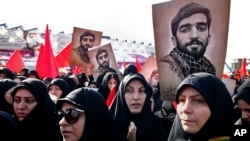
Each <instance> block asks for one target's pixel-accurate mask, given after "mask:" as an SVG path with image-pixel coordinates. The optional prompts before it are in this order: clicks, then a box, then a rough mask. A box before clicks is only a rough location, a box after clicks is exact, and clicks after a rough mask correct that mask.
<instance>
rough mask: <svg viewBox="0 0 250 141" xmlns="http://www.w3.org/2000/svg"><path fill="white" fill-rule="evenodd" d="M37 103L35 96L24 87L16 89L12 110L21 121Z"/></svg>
mask: <svg viewBox="0 0 250 141" xmlns="http://www.w3.org/2000/svg"><path fill="white" fill-rule="evenodd" d="M36 105H37V101H36V99H35V97H34V96H33V95H32V94H31V92H30V91H29V90H27V89H25V88H20V89H18V90H17V92H16V94H15V96H14V102H13V107H14V112H15V114H16V115H17V117H18V120H19V121H22V120H23V119H24V118H25V117H26V116H27V115H28V114H29V113H30V112H31V111H32V110H33V109H34V108H35V106H36Z"/></svg>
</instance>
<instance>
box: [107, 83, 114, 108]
mask: <svg viewBox="0 0 250 141" xmlns="http://www.w3.org/2000/svg"><path fill="white" fill-rule="evenodd" d="M115 95H116V87H113V88H112V89H111V91H110V93H109V96H108V98H107V100H106V104H107V106H108V107H109V106H110V105H111V103H112V101H113V99H114V98H115Z"/></svg>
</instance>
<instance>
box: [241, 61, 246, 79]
mask: <svg viewBox="0 0 250 141" xmlns="http://www.w3.org/2000/svg"><path fill="white" fill-rule="evenodd" d="M246 67H247V63H246V58H243V59H242V63H241V68H240V77H243V76H245V75H247V68H246Z"/></svg>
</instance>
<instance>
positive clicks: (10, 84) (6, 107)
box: [0, 79, 17, 114]
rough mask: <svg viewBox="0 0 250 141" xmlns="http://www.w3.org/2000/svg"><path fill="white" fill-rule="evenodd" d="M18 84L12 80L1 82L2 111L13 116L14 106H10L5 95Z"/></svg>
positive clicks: (0, 102)
mask: <svg viewBox="0 0 250 141" xmlns="http://www.w3.org/2000/svg"><path fill="white" fill-rule="evenodd" d="M16 85H17V83H16V82H15V81H14V80H12V79H2V80H0V110H2V111H5V112H7V113H9V114H13V112H14V111H13V106H12V105H11V104H9V103H8V102H7V101H6V99H5V97H4V95H5V93H6V92H7V91H8V90H9V89H11V88H13V87H14V86H16Z"/></svg>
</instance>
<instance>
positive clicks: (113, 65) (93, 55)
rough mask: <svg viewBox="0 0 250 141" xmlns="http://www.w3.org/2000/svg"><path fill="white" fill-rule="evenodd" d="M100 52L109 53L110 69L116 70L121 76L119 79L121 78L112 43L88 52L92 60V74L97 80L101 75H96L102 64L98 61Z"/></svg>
mask: <svg viewBox="0 0 250 141" xmlns="http://www.w3.org/2000/svg"><path fill="white" fill-rule="evenodd" d="M100 50H106V51H107V53H108V54H107V57H108V67H109V68H112V69H114V70H115V71H116V72H117V74H118V75H119V77H120V78H121V75H120V71H119V69H118V66H117V63H116V59H115V55H114V52H113V48H112V45H111V43H107V44H103V45H101V46H98V47H95V48H93V49H91V50H89V51H88V54H89V56H90V58H91V64H92V66H91V70H90V72H91V73H92V74H93V75H94V78H95V79H97V77H98V75H99V74H98V73H95V72H96V70H97V69H98V67H99V66H100V63H98V60H97V58H98V55H99V54H98V52H99V51H100Z"/></svg>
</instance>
